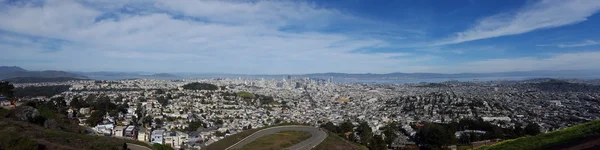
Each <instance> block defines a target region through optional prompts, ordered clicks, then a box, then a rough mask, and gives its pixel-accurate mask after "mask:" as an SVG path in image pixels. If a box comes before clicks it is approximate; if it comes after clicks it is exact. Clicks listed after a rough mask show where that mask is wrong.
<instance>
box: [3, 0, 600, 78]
mask: <svg viewBox="0 0 600 150" xmlns="http://www.w3.org/2000/svg"><path fill="white" fill-rule="evenodd" d="M598 10H600V1H595V0H542V1H493V2H492V1H477V0H468V1H467V0H465V1H433V0H425V1H376V2H373V1H171V0H164V1H162V0H158V1H141V0H125V1H105V0H101V1H77V0H76V1H72V0H48V1H41V0H26V1H14V0H2V1H0V20H1V21H0V52H2V53H3V55H1V56H0V64H2V65H6V66H20V67H23V68H27V69H29V70H65V71H145V72H169V73H170V72H194V73H241V74H302V73H322V72H343V73H390V72H408V73H411V72H435V73H461V72H504V71H530V70H600V59H598V58H600V51H599V49H598V48H600V37H599V36H598V35H600V34H599V33H600V30H595V28H597V26H598V25H599V24H600V16H599V15H598Z"/></svg>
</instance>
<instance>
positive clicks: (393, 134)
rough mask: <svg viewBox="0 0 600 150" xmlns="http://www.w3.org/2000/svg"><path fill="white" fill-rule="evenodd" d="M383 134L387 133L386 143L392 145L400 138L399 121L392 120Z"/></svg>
mask: <svg viewBox="0 0 600 150" xmlns="http://www.w3.org/2000/svg"><path fill="white" fill-rule="evenodd" d="M383 135H385V143H386V144H387V145H392V142H394V140H395V139H396V138H398V123H396V122H392V123H389V124H388V125H387V126H385V129H384V130H383Z"/></svg>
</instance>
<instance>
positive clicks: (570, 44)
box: [536, 40, 600, 48]
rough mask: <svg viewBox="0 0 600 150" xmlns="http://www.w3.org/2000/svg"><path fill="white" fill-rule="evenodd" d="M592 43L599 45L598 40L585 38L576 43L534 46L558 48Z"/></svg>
mask: <svg viewBox="0 0 600 150" xmlns="http://www.w3.org/2000/svg"><path fill="white" fill-rule="evenodd" d="M592 45H600V41H594V40H585V41H582V42H577V43H563V44H541V45H536V46H541V47H546V46H555V47H560V48H568V47H583V46H592Z"/></svg>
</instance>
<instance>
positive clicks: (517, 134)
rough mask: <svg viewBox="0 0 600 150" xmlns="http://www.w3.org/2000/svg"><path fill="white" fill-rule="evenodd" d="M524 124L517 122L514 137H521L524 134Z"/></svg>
mask: <svg viewBox="0 0 600 150" xmlns="http://www.w3.org/2000/svg"><path fill="white" fill-rule="evenodd" d="M522 126H523V125H521V123H515V129H514V131H513V132H514V134H515V135H514V138H516V137H520V136H523V135H524V131H523V127H522Z"/></svg>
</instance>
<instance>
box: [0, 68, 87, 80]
mask: <svg viewBox="0 0 600 150" xmlns="http://www.w3.org/2000/svg"><path fill="white" fill-rule="evenodd" d="M17 77H39V78H58V77H68V78H79V79H85V78H87V77H86V76H83V75H80V74H75V73H70V72H65V71H56V70H46V71H28V70H25V69H23V68H20V67H14V66H13V67H5V66H3V67H0V79H7V78H17Z"/></svg>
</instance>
